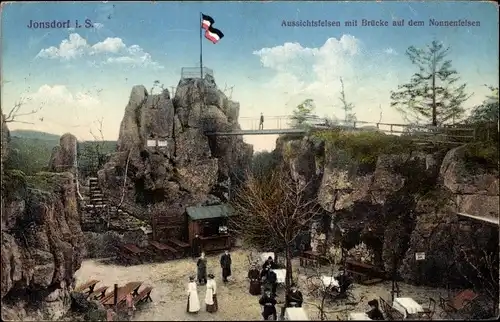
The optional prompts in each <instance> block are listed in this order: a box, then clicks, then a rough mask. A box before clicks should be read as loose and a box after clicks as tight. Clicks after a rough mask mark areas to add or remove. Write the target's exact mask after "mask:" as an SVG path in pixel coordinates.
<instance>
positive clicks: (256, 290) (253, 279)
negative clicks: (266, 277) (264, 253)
mask: <svg viewBox="0 0 500 322" xmlns="http://www.w3.org/2000/svg"><path fill="white" fill-rule="evenodd" d="M248 279H249V280H250V290H249V292H250V294H252V295H260V294H261V293H262V290H261V287H262V284H261V277H260V272H259V270H258V269H257V265H255V264H252V267H250V270H249V271H248Z"/></svg>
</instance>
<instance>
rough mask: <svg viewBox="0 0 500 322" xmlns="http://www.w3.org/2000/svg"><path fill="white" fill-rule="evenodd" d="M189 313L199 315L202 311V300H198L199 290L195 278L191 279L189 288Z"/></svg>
mask: <svg viewBox="0 0 500 322" xmlns="http://www.w3.org/2000/svg"><path fill="white" fill-rule="evenodd" d="M187 294H188V300H187V309H186V310H187V312H188V313H198V311H200V299H199V298H198V288H197V286H196V282H195V278H194V277H190V278H189V283H188V287H187Z"/></svg>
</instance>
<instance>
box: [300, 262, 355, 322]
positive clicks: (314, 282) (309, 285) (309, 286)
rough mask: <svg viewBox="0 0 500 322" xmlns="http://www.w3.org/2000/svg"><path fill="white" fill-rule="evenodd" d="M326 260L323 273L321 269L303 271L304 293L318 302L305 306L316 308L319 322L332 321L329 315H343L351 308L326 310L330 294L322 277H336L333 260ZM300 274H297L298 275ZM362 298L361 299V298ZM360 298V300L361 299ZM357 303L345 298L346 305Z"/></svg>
mask: <svg viewBox="0 0 500 322" xmlns="http://www.w3.org/2000/svg"><path fill="white" fill-rule="evenodd" d="M326 260H327V261H328V265H327V267H328V269H327V270H326V271H325V270H323V269H322V268H321V267H318V266H316V267H314V268H311V269H308V270H307V271H306V270H304V275H305V276H306V283H305V284H306V285H305V286H306V289H305V292H307V295H309V296H310V297H313V298H315V299H317V300H318V301H308V302H307V304H308V305H309V306H314V307H316V309H317V311H318V318H319V320H320V321H326V320H332V319H331V316H330V315H331V314H334V313H343V312H346V311H350V310H351V309H352V308H350V307H347V306H344V307H343V308H341V309H337V310H332V311H330V310H327V308H328V305H327V304H330V303H329V302H331V301H332V298H331V296H332V294H331V293H330V292H329V291H328V288H329V287H330V285H327V284H325V280H324V279H323V277H325V276H326V277H329V278H335V275H336V267H335V264H334V262H335V260H334V259H333V258H332V257H326ZM300 273H302V272H299V274H300ZM362 298H363V297H362ZM362 298H361V299H362ZM361 299H360V300H359V301H352V302H349V301H351V300H356V299H351V298H350V297H348V298H347V303H344V304H347V305H356V304H358V303H359V302H360V301H361Z"/></svg>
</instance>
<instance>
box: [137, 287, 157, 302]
mask: <svg viewBox="0 0 500 322" xmlns="http://www.w3.org/2000/svg"><path fill="white" fill-rule="evenodd" d="M152 290H153V287H152V286H146V287H145V288H144V289H142V291H140V292H139V294H137V295H136V296H135V297H134V305H135V304H137V303H139V302H143V301H144V302H147V301H150V302H153V299H152V298H151V291H152Z"/></svg>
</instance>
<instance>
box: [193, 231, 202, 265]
mask: <svg viewBox="0 0 500 322" xmlns="http://www.w3.org/2000/svg"><path fill="white" fill-rule="evenodd" d="M200 253H201V242H200V236H198V235H196V236H194V238H193V240H192V241H191V256H193V259H194V258H197V257H200Z"/></svg>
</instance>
